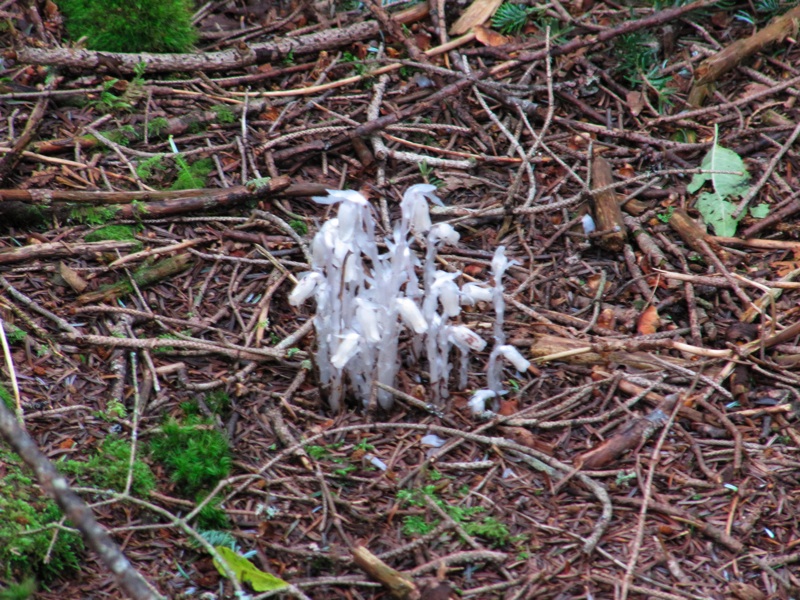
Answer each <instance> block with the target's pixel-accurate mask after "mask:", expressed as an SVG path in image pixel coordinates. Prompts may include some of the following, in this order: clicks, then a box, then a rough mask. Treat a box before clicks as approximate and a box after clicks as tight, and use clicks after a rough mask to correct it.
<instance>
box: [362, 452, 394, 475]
mask: <svg viewBox="0 0 800 600" xmlns="http://www.w3.org/2000/svg"><path fill="white" fill-rule="evenodd" d="M364 458H365V459H366V460H368V461H369V463H370V464H371V465H372V466H373V467H376V468H378V469H380V470H381V471H385V470H386V469H388V467H387V466H386V463H385V462H383V461H382V460H381V459H380V458H378V457H377V456H375V455H373V454H365V455H364Z"/></svg>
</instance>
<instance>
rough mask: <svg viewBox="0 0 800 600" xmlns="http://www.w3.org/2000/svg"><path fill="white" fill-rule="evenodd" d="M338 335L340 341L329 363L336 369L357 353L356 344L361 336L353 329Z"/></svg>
mask: <svg viewBox="0 0 800 600" xmlns="http://www.w3.org/2000/svg"><path fill="white" fill-rule="evenodd" d="M339 337H340V338H341V341H340V342H339V346H338V347H337V348H336V352H334V353H333V356H331V364H332V365H333V366H334V367H335V368H337V369H343V368H344V366H345V365H346V364H347V363H348V362H349V361H350V359H351V358H353V357H354V356H355V355H356V354H358V350H359V348H358V345H359V343H360V342H361V336H360V335H358V334H357V333H356V332H355V331H349V332H347V333H345V334H344V335H342V336H339Z"/></svg>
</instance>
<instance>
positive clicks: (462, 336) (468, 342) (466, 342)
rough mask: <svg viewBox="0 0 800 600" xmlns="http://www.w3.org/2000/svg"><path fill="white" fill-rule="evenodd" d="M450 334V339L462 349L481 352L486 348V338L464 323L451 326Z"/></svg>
mask: <svg viewBox="0 0 800 600" xmlns="http://www.w3.org/2000/svg"><path fill="white" fill-rule="evenodd" d="M449 334H450V340H451V341H452V342H453V343H454V344H455V345H456V346H458V347H459V348H461V349H462V350H475V351H477V352H480V351H481V350H483V349H484V348H486V340H484V339H483V338H482V337H481V336H479V335H478V334H477V333H475V332H474V331H472V330H471V329H469V328H468V327H464V326H463V325H454V326H452V327H450V331H449Z"/></svg>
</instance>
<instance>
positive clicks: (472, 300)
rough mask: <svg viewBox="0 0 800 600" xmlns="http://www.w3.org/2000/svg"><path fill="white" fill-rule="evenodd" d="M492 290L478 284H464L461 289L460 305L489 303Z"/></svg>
mask: <svg viewBox="0 0 800 600" xmlns="http://www.w3.org/2000/svg"><path fill="white" fill-rule="evenodd" d="M491 301H492V290H491V289H489V288H487V287H484V286H482V285H480V284H479V283H473V282H469V283H465V284H464V285H463V286H462V287H461V304H469V305H471V306H472V305H474V304H476V303H478V302H491Z"/></svg>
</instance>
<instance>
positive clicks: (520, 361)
mask: <svg viewBox="0 0 800 600" xmlns="http://www.w3.org/2000/svg"><path fill="white" fill-rule="evenodd" d="M498 350H499V351H500V354H502V355H503V356H504V357H505V359H506V360H507V361H508V362H510V363H511V364H512V365H514V368H515V369H516V370H517V371H522V372H523V373H524V372H525V371H527V370H528V368H529V367H530V366H531V361H529V360H528V359H527V358H525V357H524V356H522V354H520V353H519V350H517V349H516V348H514V346H500V347H499V348H498Z"/></svg>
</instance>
